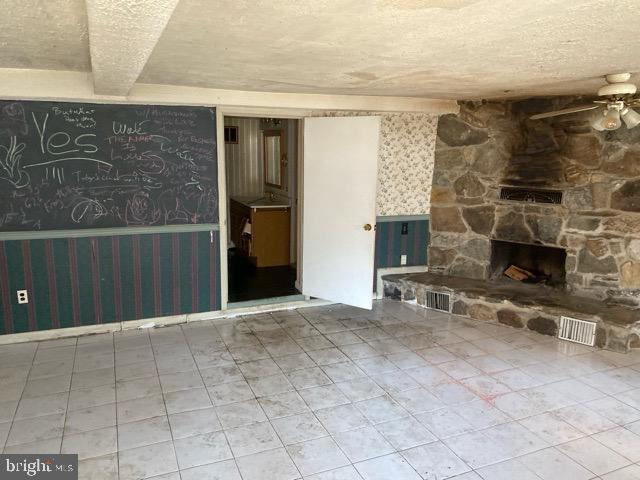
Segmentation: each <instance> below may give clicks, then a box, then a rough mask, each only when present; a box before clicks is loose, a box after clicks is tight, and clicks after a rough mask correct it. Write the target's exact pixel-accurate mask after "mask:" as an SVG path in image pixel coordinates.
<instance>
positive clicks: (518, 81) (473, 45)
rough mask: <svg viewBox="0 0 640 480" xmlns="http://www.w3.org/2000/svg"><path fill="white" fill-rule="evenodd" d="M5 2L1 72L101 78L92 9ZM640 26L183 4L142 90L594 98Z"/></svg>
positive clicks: (625, 64)
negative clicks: (94, 71) (91, 39)
mask: <svg viewBox="0 0 640 480" xmlns="http://www.w3.org/2000/svg"><path fill="white" fill-rule="evenodd" d="M131 1H134V0H131ZM135 1H137V2H141V1H143V0H135ZM149 4H150V5H153V1H149ZM2 6H3V10H4V11H5V12H10V13H11V14H10V15H0V68H2V67H5V68H43V69H61V70H86V71H89V70H90V69H91V66H90V65H91V61H90V58H89V47H88V36H87V27H86V8H85V4H84V1H83V0H47V1H37V0H3V2H2ZM639 22H640V1H638V0H295V1H288V0H282V1H273V0H180V2H179V4H178V6H177V7H176V9H175V11H174V13H173V16H172V17H171V19H170V20H169V22H168V24H167V27H166V29H165V30H164V32H163V33H162V35H161V36H160V39H159V41H158V43H157V45H156V46H155V49H154V50H153V52H152V54H151V56H150V58H149V60H148V62H147V64H146V66H145V68H144V70H143V71H142V74H141V75H140V78H139V79H138V82H140V83H156V84H173V85H189V86H198V87H211V88H225V89H234V90H257V91H272V92H300V93H334V94H362V95H394V96H423V97H434V98H438V97H440V98H452V99H467V98H497V97H523V96H534V95H553V94H576V93H594V92H595V90H596V89H597V88H598V87H599V86H600V85H601V84H602V83H603V80H602V79H601V78H599V77H600V76H601V75H603V74H605V73H610V72H617V71H632V72H638V71H640V41H639V40H638V33H637V31H638V27H637V26H638V25H639ZM116 27H117V26H116ZM124 30H125V29H124V28H123V32H122V35H127V32H126V31H124ZM634 79H635V80H636V81H637V82H638V83H640V77H638V76H637V75H635V76H634Z"/></svg>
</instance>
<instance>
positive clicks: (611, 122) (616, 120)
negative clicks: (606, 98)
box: [601, 108, 622, 130]
mask: <svg viewBox="0 0 640 480" xmlns="http://www.w3.org/2000/svg"><path fill="white" fill-rule="evenodd" d="M601 125H602V128H603V129H605V130H617V129H619V128H620V126H621V125H622V120H620V111H619V110H618V109H616V108H609V109H607V112H606V113H605V114H604V117H603V119H602V122H601Z"/></svg>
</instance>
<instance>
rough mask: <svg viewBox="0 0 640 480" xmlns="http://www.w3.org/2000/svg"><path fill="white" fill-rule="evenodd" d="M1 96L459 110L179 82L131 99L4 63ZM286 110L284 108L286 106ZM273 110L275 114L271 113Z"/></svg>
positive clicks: (80, 78)
mask: <svg viewBox="0 0 640 480" xmlns="http://www.w3.org/2000/svg"><path fill="white" fill-rule="evenodd" d="M0 98H2V99H5V100H13V99H15V100H48V101H59V102H64V101H69V102H96V103H114V104H117V103H127V104H137V103H140V104H147V105H151V104H156V105H204V106H212V107H220V108H221V109H222V110H223V111H225V112H226V113H230V112H233V113H234V114H238V115H240V114H248V113H251V112H253V113H260V111H261V109H264V112H265V115H269V116H270V115H271V114H273V112H274V110H282V111H286V112H288V114H290V115H292V116H298V115H294V114H293V111H294V110H295V111H298V114H299V115H300V116H309V115H311V112H313V111H320V110H324V111H327V110H328V111H331V110H349V111H352V110H357V111H365V112H414V113H427V114H432V115H443V114H446V113H458V111H459V107H458V104H457V103H456V101H455V100H442V99H434V98H422V97H379V96H366V95H324V94H309V93H273V92H247V91H241V90H220V89H214V88H196V87H180V86H175V85H149V84H140V83H136V84H135V85H134V86H133V88H132V89H131V91H130V92H129V94H128V95H127V97H126V98H124V97H121V96H109V95H98V94H96V93H95V92H94V90H93V85H92V82H91V75H90V74H89V73H85V72H69V71H60V70H33V69H11V68H0ZM283 109H284V110H283ZM269 112H270V113H269Z"/></svg>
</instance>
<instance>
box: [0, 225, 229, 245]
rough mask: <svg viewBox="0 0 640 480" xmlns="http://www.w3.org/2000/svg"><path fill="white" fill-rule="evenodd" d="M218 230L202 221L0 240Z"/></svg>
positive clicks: (0, 235)
mask: <svg viewBox="0 0 640 480" xmlns="http://www.w3.org/2000/svg"><path fill="white" fill-rule="evenodd" d="M218 230H220V225H219V224H217V223H202V224H198V225H159V226H145V227H115V228H85V229H80V230H42V231H18V232H0V242H3V241H12V240H43V239H54V238H86V237H116V236H122V235H147V234H152V233H185V232H215V231H218Z"/></svg>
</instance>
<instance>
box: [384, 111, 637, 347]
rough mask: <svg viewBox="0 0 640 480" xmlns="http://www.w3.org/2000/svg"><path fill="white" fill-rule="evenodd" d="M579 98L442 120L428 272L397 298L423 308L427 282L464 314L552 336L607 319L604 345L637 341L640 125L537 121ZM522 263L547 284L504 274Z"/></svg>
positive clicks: (402, 286) (394, 287)
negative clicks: (564, 326) (569, 320)
mask: <svg viewBox="0 0 640 480" xmlns="http://www.w3.org/2000/svg"><path fill="white" fill-rule="evenodd" d="M576 102H582V103H584V102H583V100H581V99H577V98H554V99H531V100H527V101H518V102H482V103H481V102H469V103H464V104H462V105H461V110H460V113H459V114H457V115H444V116H443V117H441V118H440V120H439V123H438V136H437V143H436V152H435V166H434V174H433V185H432V190H431V221H430V229H431V232H430V233H431V242H430V246H429V250H428V263H429V273H428V274H424V275H422V276H418V277H414V278H417V279H418V280H416V282H417V283H416V282H413V283H411V281H405V279H400V280H398V279H397V278H396V279H394V281H397V282H398V283H395V284H393V282H390V284H389V292H390V295H392V296H402V297H403V298H411V297H413V298H417V300H418V303H420V302H421V298H420V295H421V293H420V288H419V287H418V284H421V285H424V284H427V285H430V286H433V288H434V289H436V290H442V291H446V292H450V293H452V294H453V298H452V305H453V310H452V311H453V313H460V314H465V315H468V316H471V317H473V318H477V319H481V320H494V321H498V322H501V323H505V324H507V325H511V326H516V327H523V326H525V327H528V328H531V329H534V330H537V331H539V332H541V333H547V334H555V332H556V330H557V324H558V323H559V319H560V315H567V316H576V317H577V318H582V319H592V320H593V321H597V322H598V337H597V344H598V345H599V346H606V347H607V348H612V349H616V350H626V349H627V348H629V346H630V345H631V344H634V343H637V342H638V333H639V332H640V323H638V320H640V127H639V128H636V129H633V130H626V129H625V128H624V127H622V128H621V129H619V130H617V131H613V132H597V131H594V130H593V129H592V128H591V127H590V125H589V123H588V114H584V115H583V114H574V115H567V116H561V117H554V118H550V119H546V120H542V121H540V120H538V121H532V120H529V118H528V117H529V116H530V115H531V114H532V113H538V112H542V111H547V110H553V109H558V108H563V107H567V106H571V105H573V104H574V103H576ZM511 264H513V265H516V266H518V267H520V268H524V269H525V270H531V271H533V272H534V273H535V274H536V275H537V276H538V277H542V278H544V277H548V278H547V280H546V281H544V282H541V284H540V285H520V284H518V283H519V282H515V281H512V280H509V279H505V277H504V276H503V275H502V273H503V272H504V269H505V268H507V267H508V266H509V265H511ZM385 285H386V284H385ZM491 285H494V287H492V286H491ZM398 292H400V293H398ZM603 309H604V310H603Z"/></svg>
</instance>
